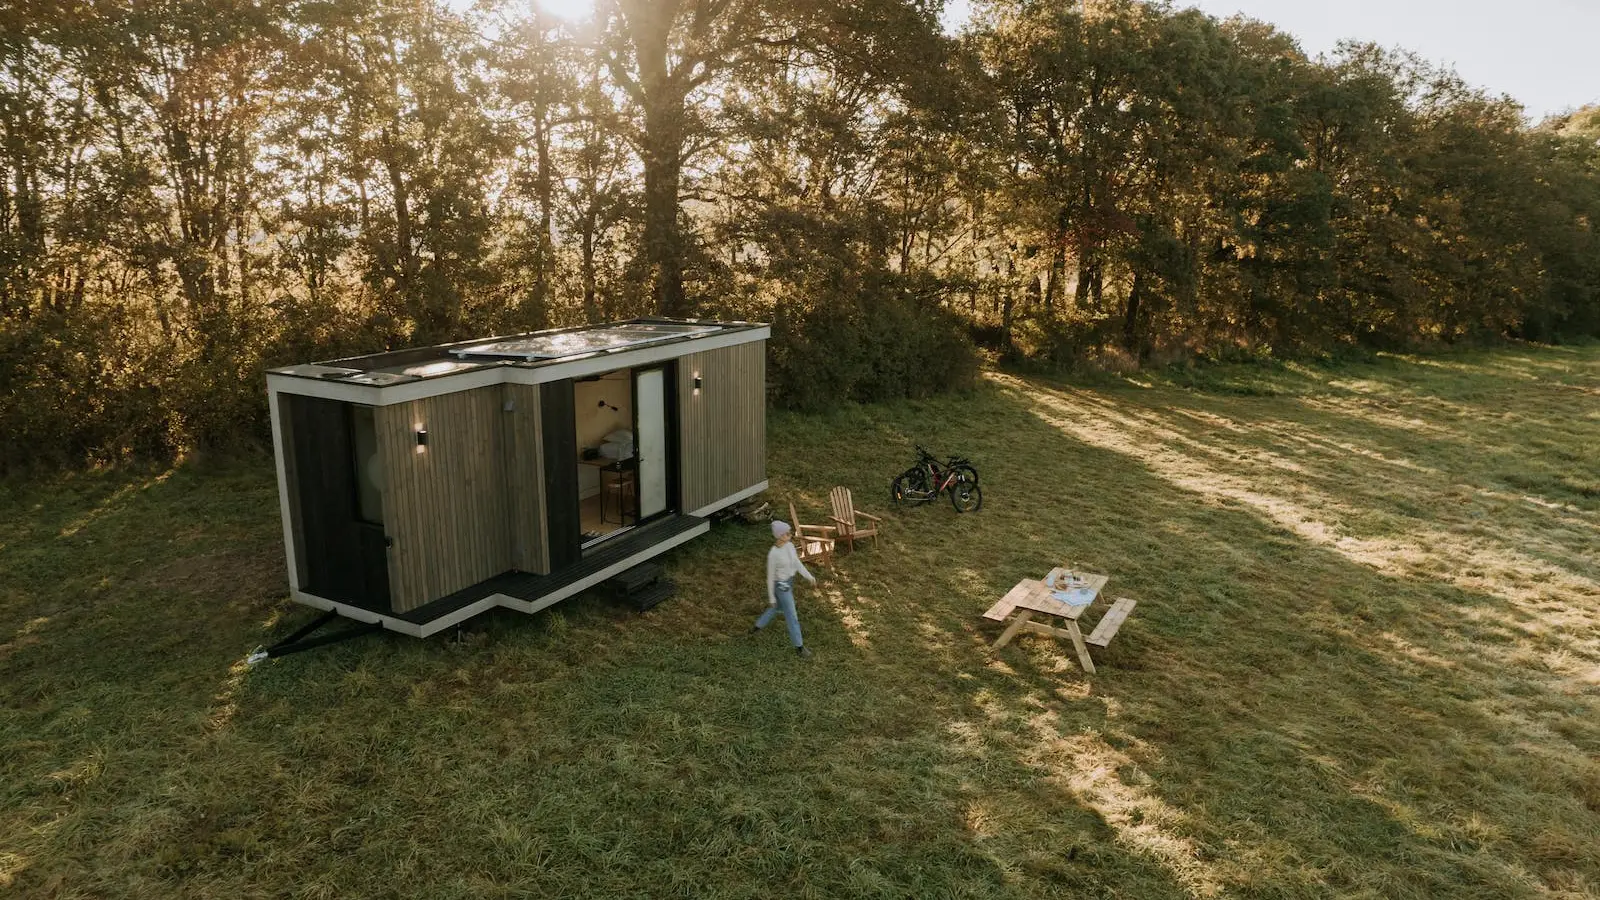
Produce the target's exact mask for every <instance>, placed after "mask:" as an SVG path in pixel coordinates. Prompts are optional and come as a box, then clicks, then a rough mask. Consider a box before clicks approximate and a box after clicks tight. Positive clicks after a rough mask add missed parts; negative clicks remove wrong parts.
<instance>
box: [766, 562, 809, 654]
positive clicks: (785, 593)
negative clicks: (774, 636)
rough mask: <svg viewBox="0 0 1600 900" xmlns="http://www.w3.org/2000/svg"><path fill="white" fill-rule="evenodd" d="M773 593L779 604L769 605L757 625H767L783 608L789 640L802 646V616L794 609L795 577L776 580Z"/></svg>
mask: <svg viewBox="0 0 1600 900" xmlns="http://www.w3.org/2000/svg"><path fill="white" fill-rule="evenodd" d="M772 595H773V596H774V597H777V598H778V605H777V606H769V607H767V611H766V612H764V613H762V614H761V618H759V619H757V620H756V627H757V628H765V627H767V624H768V623H769V622H771V621H772V617H773V616H775V615H777V614H778V610H780V609H781V610H783V621H784V624H786V625H788V626H789V640H790V641H791V642H793V643H794V645H795V646H796V647H798V646H800V617H799V616H798V615H796V614H795V611H794V579H792V578H791V579H789V580H788V581H779V582H774V583H773V586H772Z"/></svg>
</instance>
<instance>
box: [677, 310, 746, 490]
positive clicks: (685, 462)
mask: <svg viewBox="0 0 1600 900" xmlns="http://www.w3.org/2000/svg"><path fill="white" fill-rule="evenodd" d="M696 372H699V373H700V377H701V381H702V382H703V386H702V387H701V390H700V396H698V397H696V396H695V394H694V374H695V373H696ZM678 410H679V413H678V422H679V448H678V449H679V453H678V459H679V460H680V462H681V468H682V477H681V479H680V481H679V487H680V490H681V493H682V499H683V511H684V512H693V511H694V510H697V509H700V508H701V507H703V506H706V505H708V504H710V503H714V502H716V501H717V500H721V499H722V498H723V497H727V496H729V495H731V494H736V493H738V492H739V491H742V490H744V489H745V488H748V487H751V486H752V485H755V484H759V483H760V482H761V481H763V480H764V479H765V478H766V477H767V342H766V341H751V342H750V343H748V344H737V345H735V346H732V347H724V348H722V349H720V350H708V351H706V352H704V353H692V354H690V355H688V356H685V357H682V358H681V359H679V360H678Z"/></svg>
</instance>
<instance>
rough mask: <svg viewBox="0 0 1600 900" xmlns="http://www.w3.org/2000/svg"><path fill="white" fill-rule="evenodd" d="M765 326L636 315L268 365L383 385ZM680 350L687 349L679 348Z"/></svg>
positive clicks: (538, 363)
mask: <svg viewBox="0 0 1600 900" xmlns="http://www.w3.org/2000/svg"><path fill="white" fill-rule="evenodd" d="M765 327H767V326H766V325H765V324H763V323H759V322H714V321H710V320H707V319H666V318H641V319H628V320H627V321H623V322H607V323H604V324H600V325H580V326H578V327H576V328H552V329H549V330H546V331H533V332H528V333H525V334H512V335H504V336H500V337H488V338H478V339H476V340H471V341H458V342H455V343H451V344H439V345H437V346H433V347H417V348H412V349H407V350H389V351H386V352H383V353H370V354H367V355H366V356H351V357H347V358H345V359H335V360H329V361H326V362H318V363H306V364H302V365H296V366H283V367H280V368H276V369H269V370H268V372H269V373H270V374H273V375H292V376H296V377H300V378H314V379H317V380H319V381H334V382H338V383H343V384H361V385H371V386H374V387H387V386H389V385H393V384H407V383H412V382H417V381H425V380H429V379H434V378H444V377H448V376H450V375H459V374H461V373H464V372H474V371H481V370H483V369H485V368H492V367H496V366H515V367H517V368H537V367H539V366H547V365H554V364H558V363H564V362H571V361H573V360H579V359H591V358H596V357H603V356H605V355H607V354H611V353H620V352H625V351H630V350H638V349H640V348H643V347H656V346H661V345H663V344H674V343H679V342H691V341H695V340H699V339H703V338H709V337H714V336H717V335H723V334H728V333H730V332H735V331H748V330H753V329H758V328H765ZM685 352H692V351H691V350H689V348H685Z"/></svg>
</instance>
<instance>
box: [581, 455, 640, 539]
mask: <svg viewBox="0 0 1600 900" xmlns="http://www.w3.org/2000/svg"><path fill="white" fill-rule="evenodd" d="M578 464H579V465H582V466H589V467H591V468H594V469H596V470H598V471H599V473H600V521H601V522H606V521H608V520H607V519H606V498H607V497H610V496H611V494H612V493H613V492H615V493H616V495H617V521H618V522H620V523H623V524H626V523H627V517H628V506H629V503H628V501H629V500H630V499H632V498H631V496H630V490H629V489H630V488H632V487H633V469H634V457H632V456H628V457H624V458H622V459H610V458H608V457H604V456H597V457H595V458H594V459H580V460H578ZM608 476H609V478H610V481H609V483H607V478H608ZM634 506H635V508H637V500H635V502H634Z"/></svg>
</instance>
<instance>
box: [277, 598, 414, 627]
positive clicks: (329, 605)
mask: <svg viewBox="0 0 1600 900" xmlns="http://www.w3.org/2000/svg"><path fill="white" fill-rule="evenodd" d="M289 596H290V599H292V600H294V601H295V602H296V603H302V604H305V605H306V606H311V607H315V608H317V609H323V610H327V611H328V612H335V613H338V614H339V615H341V616H344V617H345V618H346V619H355V620H356V621H357V622H369V623H372V624H376V625H382V626H383V627H384V628H386V629H388V630H390V631H398V632H400V633H401V634H409V635H411V636H412V637H422V636H423V634H422V628H421V627H419V626H417V625H413V624H411V623H410V622H407V621H405V620H403V619H396V618H393V617H392V616H386V615H383V614H382V613H375V612H373V611H372V610H370V609H362V608H361V607H359V606H350V605H349V604H346V603H335V602H334V601H332V600H329V599H327V598H326V597H318V596H317V595H316V594H308V593H306V592H305V591H291V592H290V594H289Z"/></svg>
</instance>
